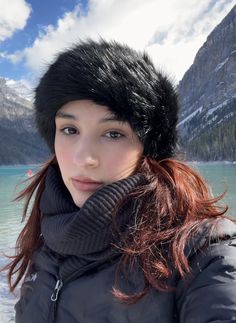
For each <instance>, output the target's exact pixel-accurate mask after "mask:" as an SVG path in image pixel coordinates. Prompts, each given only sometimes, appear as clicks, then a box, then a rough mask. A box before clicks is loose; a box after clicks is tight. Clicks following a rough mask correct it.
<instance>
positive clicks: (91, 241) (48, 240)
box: [40, 165, 144, 278]
mask: <svg viewBox="0 0 236 323" xmlns="http://www.w3.org/2000/svg"><path fill="white" fill-rule="evenodd" d="M143 181H144V177H143V175H141V174H135V175H132V176H129V177H127V178H125V179H122V180H119V181H117V182H114V183H112V184H109V185H106V186H104V187H102V188H101V189H99V190H97V191H96V192H94V193H93V195H92V196H90V197H89V198H88V199H87V201H86V202H85V204H84V205H83V207H82V208H81V209H80V208H78V207H77V206H76V205H75V204H74V202H73V200H72V197H71V195H70V193H69V191H68V190H67V188H66V187H65V185H64V183H63V180H62V177H61V174H60V170H59V168H58V166H57V165H53V166H50V167H49V169H48V172H47V176H46V181H45V189H44V192H43V194H42V197H41V200H40V210H41V212H42V214H43V216H42V222H41V232H42V237H43V240H44V243H45V246H46V247H47V249H48V250H50V251H51V252H52V253H54V254H56V255H59V256H60V257H61V259H62V261H61V264H60V268H59V275H60V277H62V278H66V277H68V276H70V275H73V273H75V272H76V273H77V276H78V275H82V274H83V273H84V272H85V271H86V270H88V269H90V268H93V267H96V266H98V265H101V264H103V263H105V262H109V261H110V260H111V259H113V258H115V257H117V256H118V255H119V251H118V249H117V248H115V247H114V246H113V243H114V235H113V213H114V210H115V209H116V206H117V205H118V204H119V202H120V201H121V200H122V199H124V198H125V197H126V196H127V194H129V193H130V192H132V191H134V190H135V188H137V187H138V186H139V185H140V184H141V183H143ZM139 205H140V203H139V201H138V200H135V199H133V200H131V201H129V202H128V203H126V204H125V207H123V208H122V210H120V211H119V212H118V213H117V223H119V228H121V229H122V230H123V231H124V230H125V228H127V227H128V226H129V225H132V223H134V222H133V221H134V219H135V216H136V214H137V211H138V208H139Z"/></svg>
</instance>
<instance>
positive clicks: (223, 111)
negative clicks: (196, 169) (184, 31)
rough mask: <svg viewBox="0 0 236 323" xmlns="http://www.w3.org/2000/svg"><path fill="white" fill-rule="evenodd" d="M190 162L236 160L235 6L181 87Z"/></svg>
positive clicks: (184, 144)
mask: <svg viewBox="0 0 236 323" xmlns="http://www.w3.org/2000/svg"><path fill="white" fill-rule="evenodd" d="M178 93H179V99H180V106H181V111H180V118H179V124H178V129H179V133H180V135H181V141H180V144H181V146H182V147H183V149H184V150H185V152H186V155H187V158H188V159H196V160H205V161H208V160H231V161H232V160H234V161H235V160H236V6H234V7H233V9H232V10H231V11H230V12H229V14H228V15H227V16H226V17H225V18H224V19H223V20H222V22H221V23H220V24H219V25H218V26H216V28H215V29H214V30H213V31H212V32H211V34H210V35H209V36H208V37H207V40H206V42H205V43H204V44H203V46H202V47H201V48H200V49H199V51H198V53H197V55H196V57H195V59H194V62H193V64H192V66H191V67H190V68H189V70H188V71H187V72H186V73H185V74H184V76H183V79H182V80H181V81H180V83H179V86H178Z"/></svg>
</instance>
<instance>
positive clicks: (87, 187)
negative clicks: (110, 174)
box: [72, 178, 102, 191]
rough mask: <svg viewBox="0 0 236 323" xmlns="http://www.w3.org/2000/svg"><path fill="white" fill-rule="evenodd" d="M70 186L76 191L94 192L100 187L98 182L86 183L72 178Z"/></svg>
mask: <svg viewBox="0 0 236 323" xmlns="http://www.w3.org/2000/svg"><path fill="white" fill-rule="evenodd" d="M72 184H73V186H74V188H75V189H76V190H78V191H95V190H97V189H98V188H99V187H101V186H102V183H99V182H86V181H80V180H77V179H74V178H72Z"/></svg>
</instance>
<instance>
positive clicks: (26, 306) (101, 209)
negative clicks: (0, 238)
mask: <svg viewBox="0 0 236 323" xmlns="http://www.w3.org/2000/svg"><path fill="white" fill-rule="evenodd" d="M139 183H140V177H139V176H137V175H135V176H132V177H129V178H128V179H125V180H122V181H119V182H116V183H113V184H111V185H108V186H106V187H104V188H103V189H101V190H99V191H97V192H96V193H95V194H93V196H92V197H91V198H90V199H88V200H87V202H86V203H85V205H84V206H83V208H82V209H81V210H78V208H76V207H75V205H73V203H72V201H71V200H70V196H69V195H68V192H66V191H65V189H64V188H63V185H62V183H61V179H60V178H59V177H58V173H57V172H55V169H51V170H50V171H49V175H48V177H47V181H46V189H45V192H44V194H43V196H42V200H41V209H42V212H43V214H44V217H43V220H42V238H43V240H44V243H43V245H42V247H41V248H40V249H39V250H38V251H37V252H35V254H34V258H33V261H32V265H31V267H30V271H31V273H30V274H28V275H27V277H26V279H25V282H24V283H23V285H22V288H21V298H20V300H19V301H18V303H17V304H16V306H15V308H16V323H32V322H34V323H51V322H56V323H128V322H129V323H133V322H135V323H157V322H160V323H178V322H180V323H207V322H212V323H213V322H214V323H216V322H224V323H226V322H228V323H229V322H236V225H235V224H234V223H233V222H231V221H229V220H221V221H220V222H219V223H218V225H217V226H216V227H215V229H214V232H213V233H212V235H211V243H209V244H208V246H207V247H206V244H205V242H206V239H207V235H206V232H208V231H209V230H208V229H207V228H208V227H209V225H210V224H209V223H210V222H204V223H203V226H202V230H201V232H200V231H199V234H198V235H197V236H196V237H195V240H194V241H192V242H191V243H189V244H188V248H186V255H187V256H188V259H189V261H190V264H191V268H192V273H191V275H189V276H188V277H187V279H186V280H185V281H183V280H181V279H179V278H178V277H177V276H175V277H173V282H174V283H175V284H176V290H175V291H172V292H160V291H157V290H154V289H153V290H150V291H149V293H148V294H147V295H146V296H145V297H144V298H143V299H141V300H140V301H139V302H137V303H136V304H134V305H126V304H122V303H121V302H119V301H118V300H117V299H115V298H114V297H113V296H112V294H111V290H112V286H113V285H114V280H115V271H116V265H117V262H118V259H119V256H120V255H119V254H118V253H117V252H115V251H114V250H113V249H112V248H111V244H110V241H111V239H112V236H111V235H110V232H111V230H110V226H111V218H110V213H109V212H110V208H112V207H114V204H116V203H117V202H118V201H119V199H120V198H122V196H124V195H125V194H127V193H128V192H130V191H131V190H132V189H134V187H136V185H138V184H139ZM111 192H112V193H111ZM49 197H50V198H49ZM104 197H106V199H104ZM134 209H135V208H134ZM132 210H133V207H132ZM126 211H127V210H126ZM134 213H135V212H134ZM134 213H132V212H131V209H129V212H128V213H126V215H125V217H124V218H126V219H127V217H129V220H130V221H131V220H132V218H133V216H134V215H135V214H134ZM91 220H92V223H91ZM121 223H122V217H121ZM119 287H120V288H121V290H122V291H125V292H127V293H133V292H137V291H139V290H140V289H141V288H142V287H143V279H142V275H141V273H140V272H138V270H135V269H134V270H133V271H132V272H131V273H130V274H129V275H128V276H123V275H122V274H120V277H119Z"/></svg>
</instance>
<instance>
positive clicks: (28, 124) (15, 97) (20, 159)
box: [0, 77, 49, 165]
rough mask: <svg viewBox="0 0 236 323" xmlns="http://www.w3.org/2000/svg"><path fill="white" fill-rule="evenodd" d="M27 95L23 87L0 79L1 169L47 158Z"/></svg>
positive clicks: (46, 151) (30, 101)
mask: <svg viewBox="0 0 236 323" xmlns="http://www.w3.org/2000/svg"><path fill="white" fill-rule="evenodd" d="M9 83H10V86H9ZM24 91H25V92H24ZM27 91H28V89H27V88H26V87H25V86H22V84H19V83H17V82H13V81H9V80H7V79H5V78H3V77H0V165H8V164H29V163H37V162H42V161H44V160H45V159H46V157H47V156H48V153H49V152H48V150H47V148H46V147H45V145H44V144H43V142H42V140H41V139H40V138H39V135H38V133H37V130H36V126H35V122H34V116H33V109H32V100H30V99H29V91H28V92H27ZM23 93H26V97H25V96H24V94H23Z"/></svg>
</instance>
